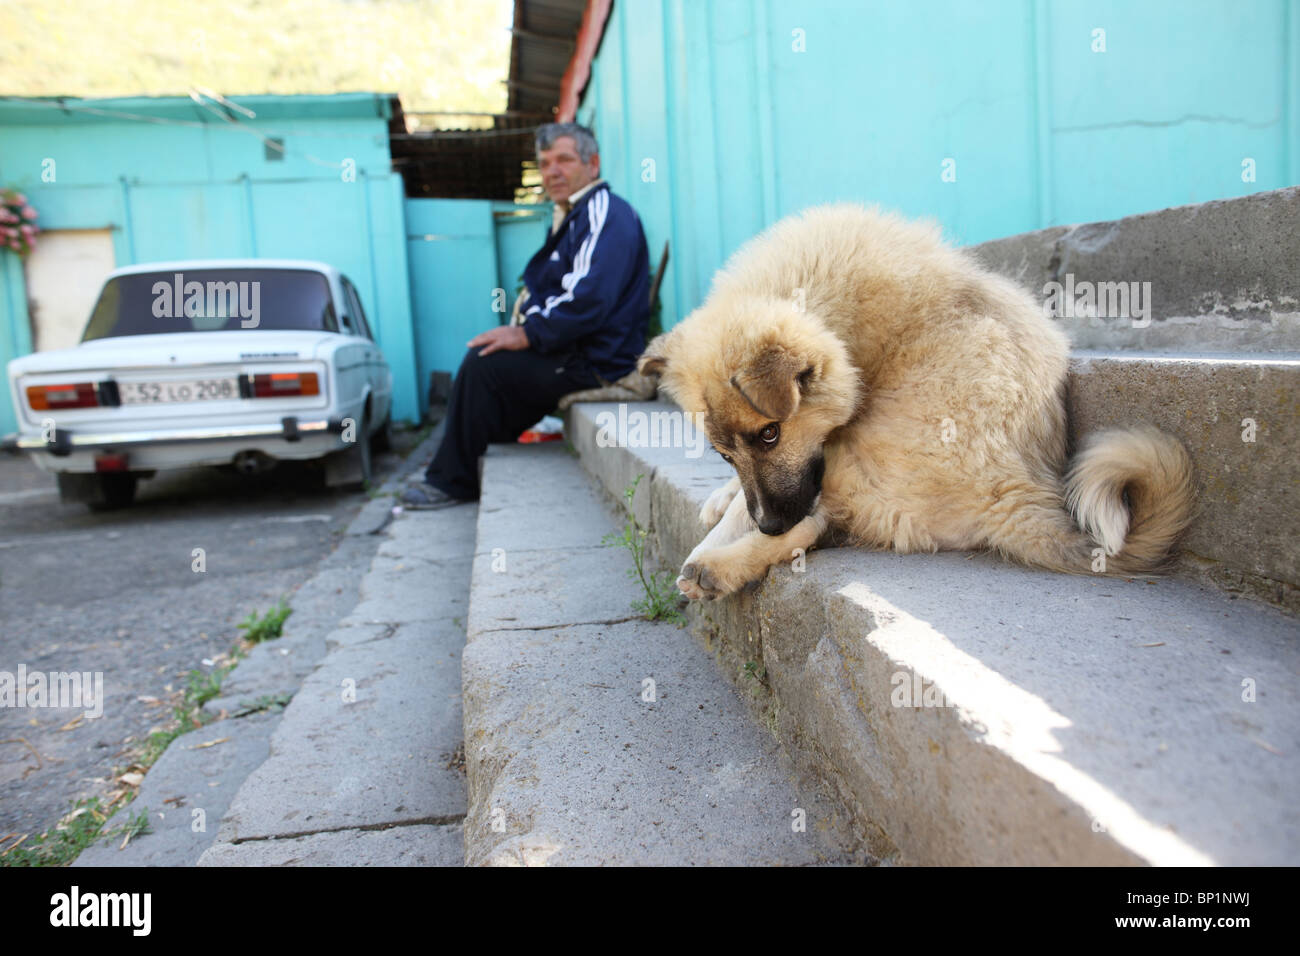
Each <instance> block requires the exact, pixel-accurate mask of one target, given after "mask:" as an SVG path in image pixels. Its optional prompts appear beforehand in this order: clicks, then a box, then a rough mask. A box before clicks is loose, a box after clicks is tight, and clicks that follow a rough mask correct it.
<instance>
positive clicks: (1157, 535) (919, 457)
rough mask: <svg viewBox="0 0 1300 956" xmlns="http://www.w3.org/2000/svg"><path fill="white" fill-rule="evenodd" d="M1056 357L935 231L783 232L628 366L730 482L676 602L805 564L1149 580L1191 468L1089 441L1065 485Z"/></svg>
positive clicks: (876, 224) (851, 209)
mask: <svg viewBox="0 0 1300 956" xmlns="http://www.w3.org/2000/svg"><path fill="white" fill-rule="evenodd" d="M1068 349H1069V342H1068V340H1067V338H1066V336H1065V335H1064V334H1063V333H1062V332H1061V331H1060V330H1059V329H1058V328H1056V327H1055V326H1054V325H1053V324H1052V323H1051V321H1050V320H1049V319H1048V318H1047V317H1046V316H1045V315H1044V313H1043V310H1042V309H1041V308H1040V307H1039V306H1038V305H1037V304H1036V303H1035V301H1034V300H1033V298H1032V297H1030V296H1029V295H1028V294H1027V293H1025V292H1024V291H1022V290H1021V289H1019V288H1018V287H1017V286H1016V285H1014V284H1013V283H1012V282H1010V281H1008V280H1006V279H1004V278H1002V277H1000V276H998V275H995V274H993V273H991V272H989V271H987V270H986V269H984V268H982V267H981V266H980V265H979V264H977V263H976V262H975V260H974V259H973V258H971V257H970V256H969V255H968V254H966V253H964V252H962V251H960V250H957V249H954V248H951V247H949V246H947V245H945V244H944V242H943V241H942V239H941V236H940V233H939V230H938V228H937V227H935V226H933V225H930V224H925V223H915V222H909V221H906V220H904V219H901V218H899V217H897V216H894V215H890V214H883V213H880V212H878V211H877V210H875V209H865V208H862V207H860V206H853V205H835V206H824V207H819V208H816V209H812V210H809V211H806V212H804V213H803V214H801V215H797V216H793V217H791V218H788V219H785V220H783V221H781V222H779V223H777V224H776V225H775V226H773V227H772V228H771V229H769V230H768V231H766V232H765V233H763V234H762V235H760V236H758V237H757V238H755V239H753V240H751V241H750V242H749V243H748V244H747V245H745V246H744V247H743V248H742V249H740V250H739V251H738V252H737V253H736V254H735V256H733V257H732V259H731V261H730V262H728V263H727V265H726V266H725V267H724V269H723V270H722V271H721V272H719V273H718V275H717V276H716V278H715V280H714V284H713V289H712V291H711V292H710V294H709V297H708V299H707V300H706V301H705V302H704V304H703V305H702V306H700V308H698V309H697V310H696V311H695V312H693V313H692V314H691V315H690V316H688V317H687V318H686V319H685V320H684V321H683V322H681V323H680V324H679V325H677V326H676V327H675V328H673V329H672V330H671V331H669V332H667V333H666V334H664V335H661V336H659V337H657V338H656V339H654V340H653V341H652V342H651V343H650V344H649V345H648V346H647V348H646V352H645V354H644V355H643V356H642V357H641V360H640V363H639V365H638V368H639V369H640V370H641V372H642V373H644V374H652V375H655V374H657V375H659V376H660V377H661V381H660V385H661V388H662V389H663V390H664V391H665V392H666V393H667V394H668V395H670V396H671V397H672V398H673V399H675V400H676V401H677V402H678V404H680V405H681V406H682V407H683V408H684V409H685V410H687V411H691V412H702V413H704V415H705V419H704V421H705V427H706V429H707V431H708V436H709V439H710V440H711V441H712V443H713V445H714V447H715V448H717V449H718V450H719V452H721V453H722V454H723V457H725V458H727V460H728V461H730V462H731V463H732V464H733V465H734V466H735V468H736V472H737V478H736V479H733V480H732V481H731V482H728V484H727V485H726V486H724V487H723V488H721V489H719V491H717V492H715V493H714V495H713V496H711V497H710V499H709V501H708V502H707V503H706V504H705V507H704V509H703V511H702V512H701V520H703V521H704V522H705V523H706V524H708V525H712V526H713V530H712V531H711V532H710V533H709V534H708V535H707V536H706V537H705V539H704V540H703V541H702V542H701V543H700V545H699V546H698V547H697V548H696V549H695V550H694V551H693V552H692V554H691V555H690V557H689V558H688V559H687V561H686V564H685V565H684V566H683V568H682V572H681V576H680V577H679V578H678V581H677V583H678V587H680V588H681V589H682V591H684V592H685V593H686V594H687V595H688V596H690V597H692V598H716V597H720V596H722V595H725V594H729V593H731V592H733V591H735V590H737V589H738V588H740V587H741V586H743V585H745V584H747V583H749V582H752V581H756V580H758V579H760V578H761V577H762V576H763V575H764V573H765V572H766V571H767V569H768V568H769V567H771V566H772V565H773V564H776V563H778V562H784V561H789V560H791V558H792V556H793V555H795V554H797V553H798V550H797V549H805V550H806V549H808V548H812V547H814V546H816V545H818V544H822V545H826V544H856V545H861V546H865V547H872V548H892V549H894V550H896V551H903V552H912V551H935V550H939V549H971V548H992V549H994V550H997V551H999V552H1001V553H1002V554H1003V555H1004V556H1006V557H1007V558H1010V559H1012V560H1015V561H1019V562H1022V563H1024V564H1028V565H1031V566H1034V567H1039V568H1048V569H1051V570H1053V571H1064V572H1076V573H1107V574H1133V573H1142V572H1151V571H1158V570H1162V569H1163V568H1164V566H1165V565H1166V564H1167V562H1168V559H1169V552H1170V548H1171V546H1172V545H1173V543H1174V542H1175V540H1176V539H1177V537H1178V536H1179V534H1180V533H1181V532H1182V531H1183V530H1184V528H1185V527H1186V526H1187V524H1188V523H1189V521H1190V520H1191V514H1192V500H1193V481H1192V469H1191V462H1190V460H1189V459H1188V456H1187V453H1186V451H1185V450H1184V449H1183V447H1182V445H1180V444H1179V443H1178V442H1177V441H1176V440H1175V439H1173V438H1172V437H1170V436H1168V435H1166V434H1164V433H1162V432H1159V431H1157V430H1155V429H1153V428H1145V427H1144V428H1134V429H1130V430H1112V431H1105V432H1100V433H1098V434H1095V435H1092V436H1090V439H1089V440H1088V441H1087V442H1085V443H1084V445H1083V447H1082V448H1081V449H1080V450H1079V451H1078V453H1077V454H1076V455H1075V456H1074V458H1073V460H1072V461H1071V462H1070V463H1069V468H1068V471H1067V469H1066V464H1067V463H1066V453H1067V449H1066V443H1067V436H1066V415H1065V405H1064V398H1063V393H1064V387H1065V378H1066V362H1067V353H1068ZM1072 516H1073V517H1072Z"/></svg>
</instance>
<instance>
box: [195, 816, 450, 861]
mask: <svg viewBox="0 0 1300 956" xmlns="http://www.w3.org/2000/svg"><path fill="white" fill-rule="evenodd" d="M461 831H462V828H461V825H460V824H459V823H451V824H447V825H446V826H427V825H416V826H406V827H390V828H389V829H387V830H339V831H337V832H333V833H313V834H311V835H310V836H303V837H294V838H292V839H288V840H252V841H249V842H248V843H238V844H232V843H219V844H217V845H216V846H214V847H213V848H212V849H210V850H208V851H207V852H206V853H204V854H203V857H202V858H201V859H200V860H199V864H198V865H199V866H462V865H463V864H464V851H463V848H462V844H463V841H464V835H463V834H462V832H461Z"/></svg>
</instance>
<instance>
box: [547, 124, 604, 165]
mask: <svg viewBox="0 0 1300 956" xmlns="http://www.w3.org/2000/svg"><path fill="white" fill-rule="evenodd" d="M562 136H569V137H571V138H572V139H573V143H574V145H575V146H577V147H578V158H579V159H581V160H582V161H583V162H584V163H589V162H591V157H593V156H595V155H596V154H597V153H599V152H600V146H599V145H598V144H597V143H596V137H595V134H593V133H592V132H591V130H589V129H587V127H585V126H582V125H581V124H578V123H547V124H546V125H545V126H539V127H538V128H537V151H538V152H539V153H540V152H541V151H542V150H544V149H550V148H551V147H552V146H554V145H555V141H556V140H557V139H559V138H560V137H562Z"/></svg>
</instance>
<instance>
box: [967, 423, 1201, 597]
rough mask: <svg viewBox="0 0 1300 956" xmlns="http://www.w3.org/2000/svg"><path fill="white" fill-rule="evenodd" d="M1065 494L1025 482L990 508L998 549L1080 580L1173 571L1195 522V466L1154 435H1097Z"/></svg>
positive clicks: (1144, 431)
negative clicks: (1176, 548) (1175, 551)
mask: <svg viewBox="0 0 1300 956" xmlns="http://www.w3.org/2000/svg"><path fill="white" fill-rule="evenodd" d="M1064 484H1065V494H1064V498H1062V495H1061V493H1060V490H1059V488H1052V487H1049V486H1047V485H1044V484H1042V483H1040V482H1037V481H1034V482H1025V483H1023V484H1017V485H1016V486H1015V487H1011V488H1007V489H1004V491H1003V492H1002V493H1001V494H1000V495H999V498H998V500H997V501H996V502H995V503H994V505H993V507H992V508H991V509H990V517H992V518H993V519H994V526H993V527H994V530H993V533H992V534H991V535H990V539H989V540H990V544H992V545H993V546H994V547H995V548H997V549H998V550H999V551H1000V552H1002V554H1003V555H1005V556H1006V557H1008V558H1010V559H1011V560H1013V561H1019V562H1021V563H1023V564H1028V565H1030V566H1032V567H1038V568H1046V569H1048V570H1051V571H1063V572H1066V573H1072V574H1087V573H1092V574H1148V573H1153V572H1161V571H1166V570H1168V569H1169V566H1170V565H1171V564H1172V562H1173V555H1172V554H1171V549H1172V547H1173V545H1174V543H1175V542H1176V541H1177V539H1178V537H1179V535H1181V534H1182V533H1183V531H1184V530H1185V529H1186V528H1187V526H1188V525H1189V524H1190V523H1191V520H1192V516H1193V499H1194V481H1193V474H1192V462H1191V459H1190V458H1189V457H1188V454H1187V451H1186V450H1185V449H1184V448H1183V446H1182V445H1181V444H1179V442H1178V440H1177V439H1175V438H1173V437H1172V436H1170V435H1166V434H1165V433H1164V432H1161V431H1159V430H1157V429H1154V428H1148V427H1139V428H1131V429H1113V430H1108V431H1102V432H1097V433H1096V434H1093V435H1090V436H1089V437H1088V439H1087V440H1086V441H1085V442H1084V443H1083V446H1082V447H1081V448H1080V449H1079V451H1078V453H1077V454H1076V455H1075V456H1074V460H1073V462H1072V463H1071V466H1070V469H1069V471H1068V473H1067V474H1066V476H1065V483H1064Z"/></svg>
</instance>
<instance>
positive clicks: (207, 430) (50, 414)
mask: <svg viewBox="0 0 1300 956" xmlns="http://www.w3.org/2000/svg"><path fill="white" fill-rule="evenodd" d="M9 387H10V391H11V392H12V395H13V402H14V408H15V410H16V413H17V417H18V422H19V426H18V433H17V435H16V436H12V437H11V438H10V443H11V444H16V446H17V447H18V448H19V449H20V450H22V451H25V452H27V453H28V454H30V455H31V457H32V459H33V461H35V462H36V464H37V465H38V466H40V467H41V468H42V469H44V470H45V471H48V472H53V473H55V474H56V475H57V476H58V481H59V492H60V495H61V496H62V498H63V500H65V501H83V502H85V503H87V504H88V505H90V507H91V508H93V509H96V510H99V509H103V508H116V507H122V506H124V505H127V504H129V503H130V502H131V500H132V499H133V497H134V495H135V488H136V484H137V482H138V481H139V479H141V478H148V477H151V476H152V475H153V474H154V473H155V472H157V471H161V470H163V469H169V468H190V467H193V466H196V465H233V466H234V467H235V468H236V469H238V470H240V471H243V472H246V473H251V472H255V471H259V470H263V469H265V468H268V467H270V466H272V465H273V464H274V463H275V462H276V461H277V460H278V459H295V460H305V459H323V460H324V462H325V465H326V469H325V470H326V482H327V483H328V484H330V485H332V486H346V487H357V486H364V483H365V482H366V481H368V480H369V478H370V453H371V449H372V447H373V448H374V449H375V450H380V449H382V448H384V447H385V446H386V445H387V442H388V438H389V434H390V433H389V428H390V426H391V421H392V398H393V376H392V372H391V371H390V370H389V367H388V363H387V361H386V360H385V359H384V356H383V353H382V352H381V351H380V349H379V346H378V345H376V344H375V342H374V338H373V336H372V335H371V332H370V328H369V325H368V323H367V322H366V316H365V311H364V310H363V309H362V307H361V297H360V295H359V294H358V293H357V290H356V288H355V287H354V286H353V284H352V283H351V282H349V281H348V279H347V277H346V276H344V275H343V274H342V273H340V272H339V271H338V270H337V269H334V268H333V267H331V266H328V265H325V264H323V263H320V262H304V261H297V260H279V259H202V260H190V261H184V262H160V263H149V264H145V265H136V266H128V267H126V268H122V269H117V270H115V271H114V272H113V273H112V274H111V275H109V277H108V279H107V280H106V281H105V283H104V288H103V289H102V290H101V292H100V294H99V299H98V301H97V302H96V304H95V308H94V310H93V311H92V313H91V316H90V321H89V322H87V324H86V330H85V332H84V333H83V334H82V338H81V343H80V344H79V345H77V346H76V347H74V348H70V349H58V350H54V351H49V352H37V353H34V354H32V355H26V356H23V357H22V358H18V359H14V360H13V361H11V362H10V363H9Z"/></svg>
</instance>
